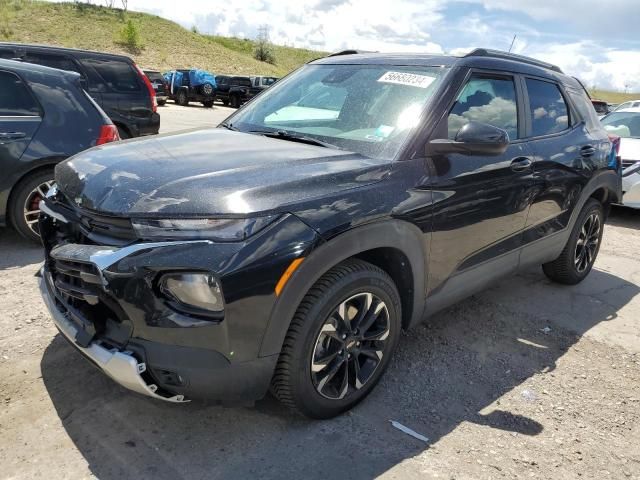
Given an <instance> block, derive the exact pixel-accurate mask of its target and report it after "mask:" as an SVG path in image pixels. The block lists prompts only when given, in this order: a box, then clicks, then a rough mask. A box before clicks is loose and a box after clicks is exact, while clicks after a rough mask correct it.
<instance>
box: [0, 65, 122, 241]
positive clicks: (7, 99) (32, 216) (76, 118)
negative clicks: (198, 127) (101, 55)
mask: <svg viewBox="0 0 640 480" xmlns="http://www.w3.org/2000/svg"><path fill="white" fill-rule="evenodd" d="M118 139H119V137H118V131H117V129H116V127H115V126H114V125H113V123H112V122H111V120H109V118H108V117H107V116H106V115H105V113H104V112H103V111H102V110H101V109H100V107H98V105H96V103H95V102H94V101H93V99H92V98H91V97H90V96H89V95H88V94H87V93H86V92H85V91H84V90H83V89H82V86H81V83H80V76H79V75H78V74H77V73H73V72H67V71H62V70H56V69H53V68H47V67H42V66H39V65H31V64H27V63H21V62H14V61H11V60H0V162H1V163H0V164H1V165H2V175H0V226H4V225H6V224H7V223H10V224H11V225H12V226H13V227H14V228H15V229H16V230H17V231H18V232H19V233H20V234H21V235H23V236H24V237H26V238H29V239H31V240H38V239H39V236H38V215H39V213H40V207H39V204H40V200H41V199H42V198H43V197H44V195H46V193H47V191H48V190H49V188H50V187H51V185H52V184H53V169H54V167H55V165H56V164H57V163H59V162H60V161H62V160H64V159H66V158H68V157H70V156H72V155H74V154H76V153H78V152H80V151H82V150H85V149H87V148H89V147H92V146H95V145H101V144H103V143H107V142H111V141H114V140H118Z"/></svg>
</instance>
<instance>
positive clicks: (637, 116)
mask: <svg viewBox="0 0 640 480" xmlns="http://www.w3.org/2000/svg"><path fill="white" fill-rule="evenodd" d="M601 121H602V125H604V129H605V130H606V131H607V132H609V133H613V134H614V135H618V136H619V137H622V138H640V112H615V113H612V114H610V115H607V116H606V117H605V118H603V119H602V120H601Z"/></svg>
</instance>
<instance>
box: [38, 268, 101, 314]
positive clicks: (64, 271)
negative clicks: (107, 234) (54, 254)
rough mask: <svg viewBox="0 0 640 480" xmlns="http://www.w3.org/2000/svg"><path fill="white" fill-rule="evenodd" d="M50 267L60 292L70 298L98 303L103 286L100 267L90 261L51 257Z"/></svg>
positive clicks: (92, 303)
mask: <svg viewBox="0 0 640 480" xmlns="http://www.w3.org/2000/svg"><path fill="white" fill-rule="evenodd" d="M49 268H50V270H51V272H52V277H53V284H54V286H55V288H56V290H57V291H58V292H60V293H61V294H62V295H63V296H65V297H68V298H69V299H75V300H80V301H83V302H86V303H88V304H89V305H97V304H98V301H99V298H100V293H101V288H100V284H101V283H102V282H101V280H100V274H99V273H98V269H97V268H96V267H95V266H94V265H93V264H90V263H83V262H72V261H69V260H59V259H51V260H50V262H49Z"/></svg>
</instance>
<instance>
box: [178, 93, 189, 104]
mask: <svg viewBox="0 0 640 480" xmlns="http://www.w3.org/2000/svg"><path fill="white" fill-rule="evenodd" d="M176 103H177V104H178V105H180V106H182V107H186V106H187V105H189V98H188V97H187V92H185V91H184V90H180V91H178V93H177V94H176Z"/></svg>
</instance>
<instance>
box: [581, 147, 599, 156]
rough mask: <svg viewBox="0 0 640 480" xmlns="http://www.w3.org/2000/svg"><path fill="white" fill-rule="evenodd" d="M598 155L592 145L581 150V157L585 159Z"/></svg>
mask: <svg viewBox="0 0 640 480" xmlns="http://www.w3.org/2000/svg"><path fill="white" fill-rule="evenodd" d="M595 153H596V149H595V148H594V147H592V146H591V145H585V146H584V147H582V148H581V149H580V155H581V156H583V157H592V156H593V155H594V154H595Z"/></svg>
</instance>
